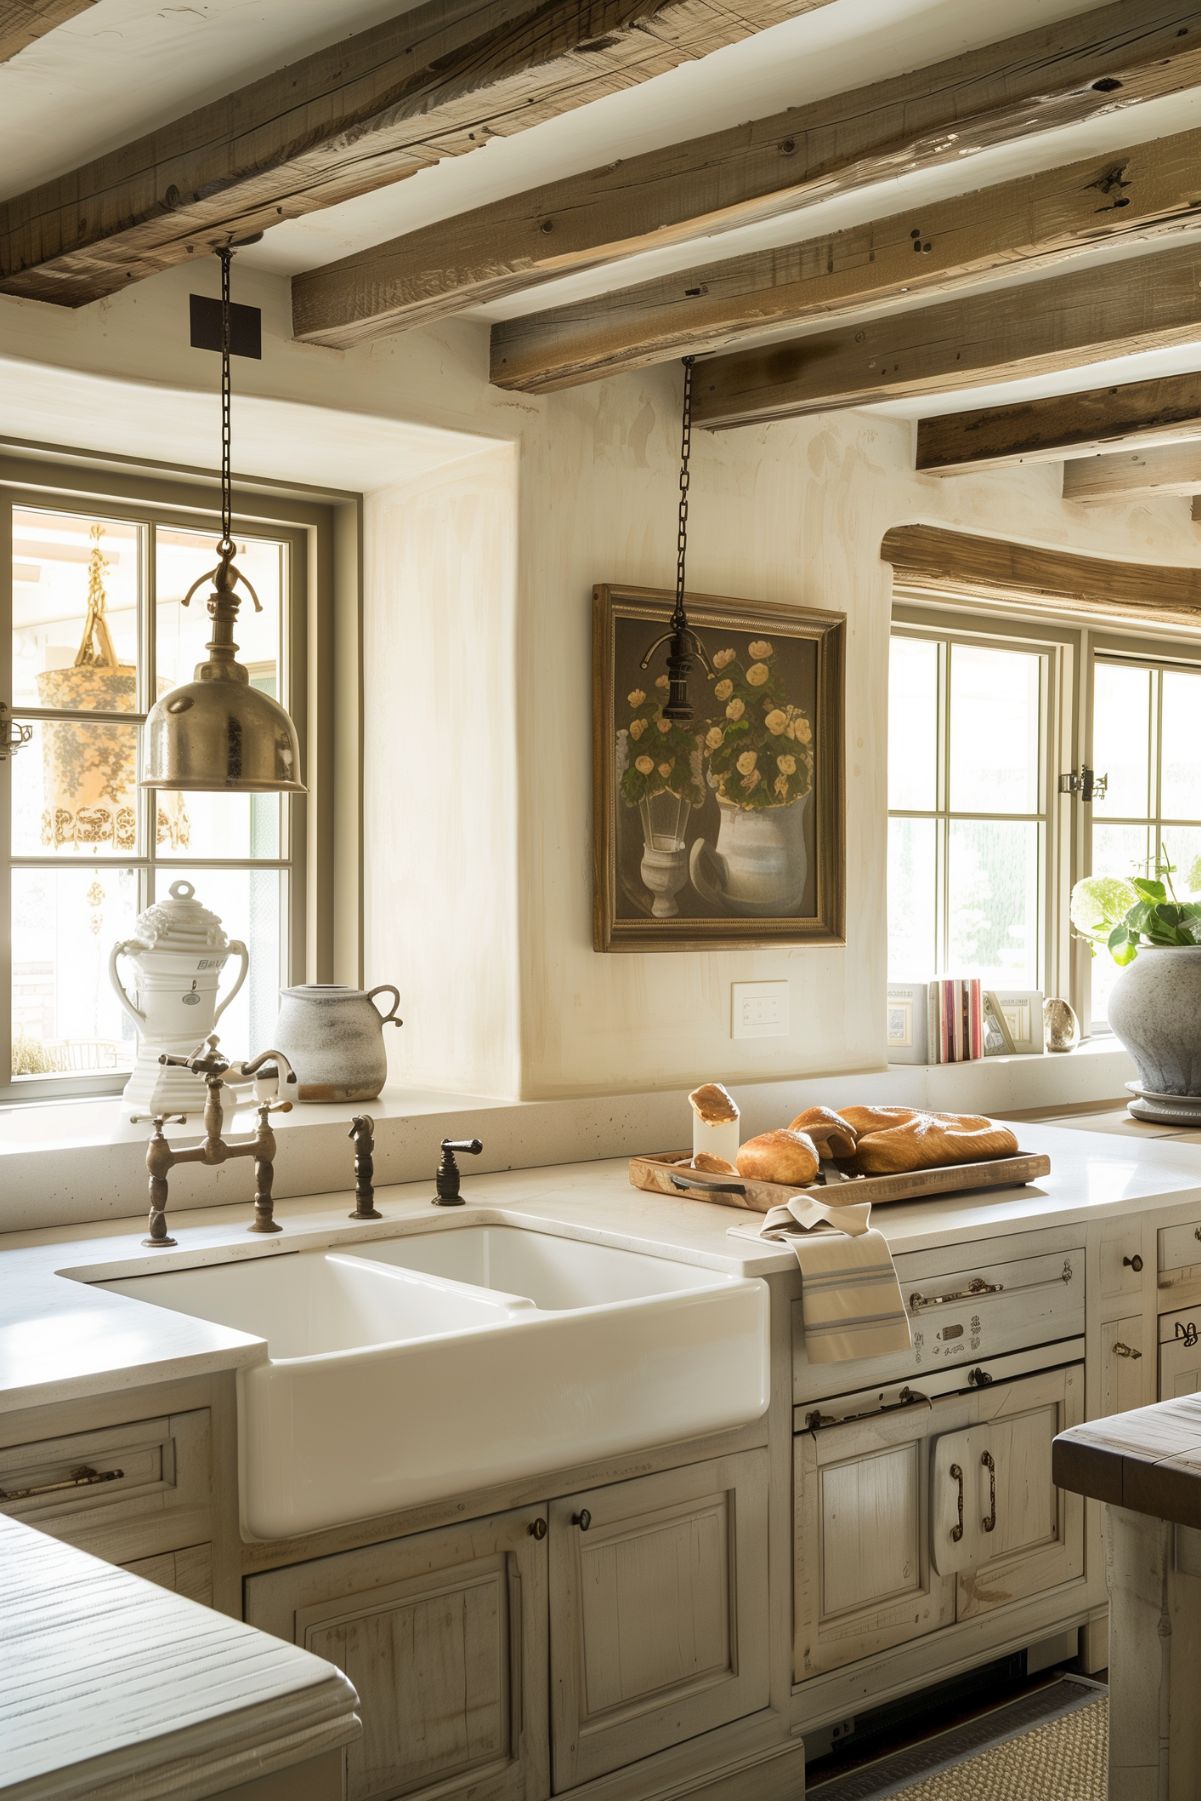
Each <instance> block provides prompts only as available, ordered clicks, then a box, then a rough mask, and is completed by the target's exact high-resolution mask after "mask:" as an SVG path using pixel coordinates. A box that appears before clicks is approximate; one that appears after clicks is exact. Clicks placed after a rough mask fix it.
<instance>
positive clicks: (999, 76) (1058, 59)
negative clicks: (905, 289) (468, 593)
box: [292, 0, 1201, 346]
mask: <svg viewBox="0 0 1201 1801" xmlns="http://www.w3.org/2000/svg"><path fill="white" fill-rule="evenodd" d="M1198 84H1201V0H1117V3H1116V4H1114V5H1110V6H1104V7H1099V8H1093V9H1092V10H1089V11H1084V12H1081V13H1080V14H1078V15H1076V16H1074V17H1072V18H1070V19H1064V20H1061V21H1059V23H1057V24H1054V25H1049V26H1043V27H1040V28H1039V29H1038V30H1036V31H1028V32H1024V33H1023V34H1022V35H1021V36H1019V37H1013V38H1008V39H1006V40H1005V41H1004V42H1002V43H997V44H990V45H988V46H986V47H985V48H983V49H980V50H973V51H969V52H967V53H966V54H965V55H962V56H957V57H953V58H951V59H949V60H948V61H946V62H941V63H936V64H934V65H932V66H930V67H928V68H925V69H919V70H917V71H915V72H913V73H910V74H905V75H901V76H898V77H895V78H893V79H891V80H888V81H881V82H877V83H875V84H873V85H872V86H870V87H863V88H859V89H856V90H855V91H854V92H852V93H845V94H838V95H835V96H834V97H833V98H829V99H824V100H818V101H814V102H812V103H811V104H809V105H807V106H800V107H794V108H792V109H791V110H789V111H787V112H783V113H776V114H774V115H773V116H772V117H770V118H766V119H760V120H757V121H756V122H754V123H753V124H749V125H739V126H736V127H734V128H733V129H732V130H727V131H719V132H713V133H710V134H709V135H708V136H706V137H702V138H694V139H693V140H692V141H691V142H689V143H684V144H676V145H673V146H671V147H669V148H667V149H665V150H655V151H650V152H648V153H647V154H646V155H643V156H635V157H630V158H629V159H627V160H626V161H625V162H617V163H610V164H609V165H607V166H606V167H605V168H602V169H593V170H591V171H589V172H588V173H587V174H584V175H576V176H570V177H568V178H567V179H565V180H563V181H558V182H552V183H549V184H548V185H547V186H545V187H539V188H534V189H531V190H529V191H527V192H526V193H524V194H517V195H514V196H513V197H512V198H511V199H507V200H502V201H496V202H494V203H493V204H491V205H489V206H485V207H478V208H476V209H474V210H473V211H471V212H467V213H460V214H459V215H458V216H457V217H455V218H452V219H446V220H442V221H440V222H439V223H438V224H436V225H431V226H428V227H426V228H425V229H424V230H422V231H417V232H410V233H408V234H407V235H406V236H404V237H399V238H394V239H392V240H391V242H389V243H386V244H379V245H376V246H375V247H374V248H373V249H371V250H365V251H362V252H360V253H358V254H357V255H354V256H349V257H343V258H341V259H340V260H339V261H338V262H334V263H329V264H326V265H325V266H324V267H323V268H319V269H312V270H309V271H307V272H306V273H305V274H303V275H298V276H296V278H295V279H294V281H293V284H292V295H293V326H294V330H295V332H296V335H297V337H300V338H305V339H308V340H310V341H312V342H315V343H320V344H332V345H340V346H345V345H348V344H353V343H357V342H359V341H360V340H362V339H364V338H371V337H378V336H380V335H381V334H382V333H385V332H390V331H397V330H400V329H402V328H405V327H408V326H411V325H417V324H422V323H425V322H427V321H428V320H430V319H433V318H437V317H439V316H440V315H442V314H445V313H448V312H458V311H461V310H462V309H463V308H464V307H466V306H470V305H474V304H477V303H479V302H481V301H484V300H494V299H496V298H498V297H499V296H501V295H504V294H513V293H518V292H521V291H523V290H524V289H527V288H531V287H534V286H536V285H538V284H539V283H541V282H543V281H546V280H548V279H550V278H551V277H552V276H555V275H561V274H564V273H565V272H567V271H568V270H571V269H585V268H592V267H595V266H596V265H597V264H600V263H607V262H612V261H615V260H617V259H618V258H621V257H626V256H630V255H632V254H634V253H635V252H637V251H641V250H648V249H657V248H659V247H661V246H663V245H665V244H678V243H687V242H691V241H693V240H695V239H698V238H702V237H708V236H711V235H712V234H713V233H715V232H719V231H724V230H729V229H731V228H733V227H734V226H738V225H746V224H749V223H751V222H753V221H755V220H759V219H768V218H774V217H776V216H777V215H779V214H781V213H786V212H791V211H793V210H795V209H796V208H798V207H801V206H806V205H810V204H812V203H813V202H814V201H817V200H824V199H828V198H829V197H830V196H832V195H836V194H842V193H847V192H849V191H851V190H852V189H855V188H859V187H863V186H865V185H867V184H868V183H871V182H875V181H881V180H884V179H885V178H887V177H889V176H894V175H901V174H905V173H906V172H908V171H910V170H912V169H916V168H926V167H930V166H932V165H934V164H938V163H948V162H954V163H959V162H962V161H963V160H964V158H965V157H968V156H971V155H972V154H974V153H975V152H977V151H981V150H986V149H989V148H991V147H992V146H994V145H996V144H1003V143H1007V142H1009V141H1011V140H1013V139H1015V138H1020V137H1025V136H1027V135H1028V134H1029V133H1031V132H1035V131H1044V130H1048V129H1050V128H1051V127H1054V126H1058V125H1066V124H1070V123H1072V122H1073V121H1075V120H1077V119H1084V118H1089V117H1092V116H1094V115H1096V114H1098V113H1103V112H1111V111H1113V110H1114V109H1115V108H1118V107H1124V106H1128V105H1130V104H1132V103H1133V102H1135V101H1138V100H1147V99H1152V98H1155V97H1156V96H1158V95H1161V94H1168V93H1179V92H1182V91H1183V90H1184V89H1186V88H1190V87H1193V86H1195V85H1198Z"/></svg>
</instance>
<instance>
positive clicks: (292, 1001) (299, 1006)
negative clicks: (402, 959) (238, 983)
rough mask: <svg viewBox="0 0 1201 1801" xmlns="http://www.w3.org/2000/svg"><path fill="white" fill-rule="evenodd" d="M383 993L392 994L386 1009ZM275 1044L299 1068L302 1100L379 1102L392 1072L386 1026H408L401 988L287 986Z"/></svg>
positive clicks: (388, 984) (384, 984) (388, 985)
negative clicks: (401, 1011) (400, 1012)
mask: <svg viewBox="0 0 1201 1801" xmlns="http://www.w3.org/2000/svg"><path fill="white" fill-rule="evenodd" d="M377 994H390V995H391V996H392V1009H391V1011H390V1012H388V1013H381V1012H380V1011H379V1009H378V1008H377V1007H376V1005H375V997H376V995H377ZM279 1002H280V1005H279V1020H278V1023H277V1024H276V1027H275V1035H274V1039H273V1042H274V1044H275V1045H276V1047H277V1048H278V1049H279V1050H281V1051H282V1052H283V1053H284V1056H285V1057H286V1058H287V1059H288V1061H289V1063H290V1064H291V1065H292V1068H293V1069H294V1070H295V1071H296V1080H297V1083H298V1085H299V1094H298V1097H297V1098H298V1099H299V1100H302V1101H373V1100H374V1099H375V1097H376V1095H377V1094H378V1093H379V1091H380V1089H381V1088H382V1087H383V1085H384V1082H385V1080H386V1079H387V1075H388V1053H387V1051H386V1050H385V1049H384V1027H385V1026H386V1025H394V1026H399V1025H403V1023H404V1022H403V1020H401V1019H400V1018H399V1017H398V1016H397V1011H396V1009H397V1008H398V1007H399V1006H400V990H399V989H398V988H395V987H394V986H393V984H392V983H391V982H381V983H380V984H379V986H378V987H377V988H371V989H368V990H367V991H366V992H365V993H364V991H363V989H361V988H339V987H337V986H335V985H334V984H332V983H325V982H306V983H302V984H301V986H300V987H298V988H283V989H281V990H280V996H279Z"/></svg>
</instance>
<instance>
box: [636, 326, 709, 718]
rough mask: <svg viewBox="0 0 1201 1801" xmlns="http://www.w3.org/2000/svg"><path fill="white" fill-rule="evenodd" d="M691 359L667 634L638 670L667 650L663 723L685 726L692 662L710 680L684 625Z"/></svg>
mask: <svg viewBox="0 0 1201 1801" xmlns="http://www.w3.org/2000/svg"><path fill="white" fill-rule="evenodd" d="M694 361H695V358H693V357H690V356H686V357H685V358H684V400H683V413H682V419H681V425H680V511H679V524H678V527H677V533H676V600H675V606H674V607H673V609H672V614H671V621H670V626H671V629H670V630H669V631H666V632H664V634H663V636H662V637H661V638H656V639H655V642H654V643H653V644H652V645H651V647H650V649H649V650H648V651H647V653H646V655H645V656H644V657H643V659H642V663H641V665H640V667H641V668H643V669H646V668H647V667H648V665H649V663H650V660H651V658H652V657H653V656H654V654H655V652H656V651H657V650H658V649H659V648H660V646H661V645H663V644H666V646H667V699H666V701H665V702H664V704H663V707H662V714H663V717H664V719H674V720H676V721H677V722H678V723H680V724H684V725H687V724H688V723H689V722H690V721H691V719H692V706H691V703H690V702H689V699H688V677H689V674H690V673H691V670H692V664H693V661H694V659H695V660H696V661H698V662H699V663H700V665H701V667H702V669H703V670H704V671H705V674H706V675H708V676H712V674H713V671H712V669H711V668H710V666H709V659H708V657H707V656H706V655H705V649H704V646H703V645H702V643H701V641H700V639H699V638H698V637H697V635H696V633H695V632H694V631H693V629H692V627H691V626H690V625H689V623H688V614H687V612H686V611H685V607H684V573H685V564H686V561H687V557H688V487H689V482H690V480H691V475H690V472H689V466H688V465H689V459H690V458H691V456H692V366H693V363H694Z"/></svg>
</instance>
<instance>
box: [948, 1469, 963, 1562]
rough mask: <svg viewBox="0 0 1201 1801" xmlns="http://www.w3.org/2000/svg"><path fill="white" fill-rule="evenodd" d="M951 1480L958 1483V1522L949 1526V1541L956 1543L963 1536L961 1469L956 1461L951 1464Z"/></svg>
mask: <svg viewBox="0 0 1201 1801" xmlns="http://www.w3.org/2000/svg"><path fill="white" fill-rule="evenodd" d="M951 1480H952V1482H958V1484H959V1523H958V1525H955V1526H952V1527H951V1542H952V1544H956V1545H957V1544H958V1543H959V1541H960V1539H961V1538H962V1537H963V1470H962V1468H961V1467H960V1465H959V1464H957V1463H953V1464H952V1465H951Z"/></svg>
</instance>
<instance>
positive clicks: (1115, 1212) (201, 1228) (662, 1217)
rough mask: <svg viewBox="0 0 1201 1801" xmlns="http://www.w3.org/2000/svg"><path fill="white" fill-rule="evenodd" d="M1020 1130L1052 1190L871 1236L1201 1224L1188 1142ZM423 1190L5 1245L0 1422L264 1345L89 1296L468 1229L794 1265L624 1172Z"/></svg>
mask: <svg viewBox="0 0 1201 1801" xmlns="http://www.w3.org/2000/svg"><path fill="white" fill-rule="evenodd" d="M1016 1130H1017V1133H1018V1137H1019V1142H1020V1143H1021V1146H1022V1149H1023V1150H1029V1151H1043V1152H1046V1153H1047V1154H1048V1155H1049V1157H1050V1159H1051V1174H1050V1176H1048V1177H1047V1178H1046V1179H1045V1180H1041V1181H1038V1182H1034V1183H1031V1184H1028V1185H1027V1186H1025V1187H1022V1188H1002V1189H991V1190H988V1191H985V1192H981V1193H979V1194H976V1195H972V1194H959V1195H949V1196H946V1197H944V1198H940V1199H931V1200H924V1201H915V1202H905V1203H900V1204H895V1205H890V1206H888V1207H878V1208H876V1209H875V1210H874V1212H873V1216H872V1220H873V1224H874V1225H877V1226H879V1228H880V1230H881V1231H882V1232H883V1233H884V1235H885V1236H886V1238H887V1239H888V1242H889V1244H890V1245H891V1247H892V1249H893V1251H894V1252H897V1253H900V1252H906V1251H919V1250H928V1249H932V1248H941V1247H944V1246H946V1245H949V1244H952V1243H954V1242H955V1241H956V1240H962V1241H964V1242H965V1243H967V1242H970V1241H971V1240H973V1239H984V1238H987V1239H996V1238H998V1237H1004V1236H1007V1235H1009V1234H1012V1233H1015V1232H1028V1231H1030V1230H1032V1229H1035V1228H1038V1227H1041V1226H1066V1225H1072V1224H1079V1223H1083V1222H1090V1221H1095V1220H1102V1219H1105V1218H1106V1217H1115V1216H1116V1217H1121V1218H1125V1217H1128V1216H1129V1215H1131V1214H1133V1213H1137V1212H1145V1211H1148V1210H1155V1209H1158V1210H1163V1209H1165V1208H1171V1207H1180V1208H1181V1209H1185V1208H1187V1207H1189V1206H1192V1207H1196V1208H1198V1210H1199V1216H1201V1144H1199V1143H1196V1142H1185V1141H1180V1142H1177V1141H1176V1140H1174V1139H1173V1138H1171V1137H1165V1138H1160V1137H1159V1136H1157V1135H1155V1134H1154V1133H1152V1134H1148V1135H1145V1136H1144V1135H1143V1134H1142V1133H1141V1132H1137V1129H1136V1135H1130V1134H1125V1133H1122V1132H1115V1131H1112V1130H1111V1131H1108V1132H1105V1131H1097V1130H1096V1129H1095V1128H1094V1125H1093V1122H1092V1120H1090V1119H1081V1120H1073V1121H1072V1122H1071V1126H1070V1127H1068V1126H1060V1125H1054V1126H1050V1125H1046V1124H1032V1123H1029V1122H1023V1123H1021V1124H1019V1125H1018V1126H1017V1127H1016ZM644 1148H646V1149H655V1148H657V1147H654V1146H648V1147H644ZM658 1148H661V1147H658ZM431 1188H432V1183H431V1182H429V1181H426V1182H415V1183H409V1184H405V1185H401V1186H396V1187H381V1188H378V1189H377V1190H376V1205H377V1206H378V1207H379V1209H380V1211H381V1213H382V1215H383V1217H382V1218H381V1219H379V1220H372V1221H356V1220H350V1219H348V1218H347V1214H348V1213H349V1211H350V1204H351V1200H352V1198H353V1197H352V1196H350V1195H349V1194H341V1195H339V1194H325V1195H319V1196H315V1197H309V1198H304V1197H301V1198H298V1199H285V1200H282V1201H280V1202H279V1203H278V1204H277V1207H276V1219H277V1220H278V1221H279V1223H280V1225H281V1226H282V1228H283V1230H282V1231H281V1232H280V1233H278V1234H277V1235H275V1236H274V1237H270V1238H266V1239H264V1238H262V1237H257V1236H255V1235H253V1234H250V1233H249V1232H248V1231H247V1227H248V1225H249V1223H250V1218H251V1209H250V1205H249V1202H248V1201H247V1202H246V1203H245V1204H244V1205H226V1206H219V1207H212V1208H208V1209H204V1210H195V1211H191V1212H188V1211H179V1212H173V1213H172V1214H171V1216H170V1219H171V1231H172V1234H173V1235H174V1236H175V1237H176V1239H177V1240H178V1248H176V1249H174V1250H157V1251H156V1250H147V1249H144V1248H143V1246H142V1242H141V1241H142V1237H143V1235H144V1233H145V1230H146V1224H145V1214H144V1212H142V1211H141V1210H140V1206H141V1195H140V1194H137V1193H131V1195H130V1217H129V1218H128V1219H127V1220H118V1221H113V1220H105V1221H103V1222H100V1223H98V1224H95V1225H91V1226H79V1225H74V1226H63V1227H58V1228H54V1229H48V1230H43V1231H33V1232H19V1233H9V1234H6V1235H4V1236H2V1237H0V1277H2V1279H0V1410H8V1409H13V1408H18V1407H30V1406H34V1405H41V1404H45V1403H50V1402H58V1401H65V1400H76V1399H79V1398H81V1397H84V1396H87V1395H94V1394H111V1393H113V1392H115V1391H118V1390H124V1389H129V1388H136V1387H140V1386H143V1385H147V1384H151V1383H156V1382H163V1381H168V1380H174V1379H176V1378H182V1377H185V1376H197V1375H207V1374H211V1373H213V1372H215V1371H219V1370H229V1369H237V1368H239V1367H245V1366H247V1365H250V1364H253V1363H257V1362H262V1361H263V1360H265V1358H266V1356H267V1347H266V1344H265V1342H264V1341H263V1340H262V1339H261V1338H256V1337H252V1336H250V1335H248V1334H246V1333H243V1332H236V1331H232V1330H230V1329H229V1328H227V1327H224V1326H217V1325H212V1324H209V1323H208V1322H207V1321H205V1320H201V1319H194V1318H192V1317H191V1316H189V1315H186V1314H182V1313H174V1312H168V1311H167V1310H166V1309H163V1308H158V1307H152V1306H150V1305H149V1304H148V1303H146V1302H144V1301H139V1300H133V1299H130V1298H129V1297H127V1296H125V1295H121V1294H116V1293H112V1292H108V1291H106V1290H104V1289H99V1288H96V1287H92V1286H89V1283H92V1282H96V1281H100V1280H105V1279H109V1278H119V1277H129V1276H136V1275H145V1274H147V1273H148V1272H149V1271H151V1270H155V1271H158V1270H169V1269H186V1268H191V1267H196V1266H197V1265H201V1264H210V1263H219V1262H227V1261H229V1260H231V1259H234V1258H242V1257H260V1256H286V1255H288V1254H289V1253H290V1252H293V1251H298V1250H305V1249H313V1248H317V1247H319V1246H324V1245H335V1244H338V1245H342V1246H348V1245H351V1244H355V1245H362V1244H367V1243H369V1242H370V1241H371V1240H372V1239H378V1238H386V1237H394V1236H396V1235H397V1234H398V1233H404V1232H413V1231H426V1232H428V1231H429V1230H430V1229H431V1227H434V1226H438V1227H442V1226H449V1227H453V1226H454V1225H456V1224H466V1223H469V1222H470V1223H474V1224H487V1223H502V1224H504V1223H513V1224H523V1225H529V1226H534V1227H541V1228H543V1229H544V1230H547V1231H552V1232H558V1233H561V1234H564V1235H565V1236H568V1237H576V1238H585V1239H589V1240H592V1241H594V1242H598V1243H602V1244H608V1245H614V1246H617V1247H619V1248H621V1247H624V1248H628V1249H631V1250H638V1251H643V1252H649V1253H651V1254H657V1255H659V1256H664V1257H670V1258H673V1259H677V1260H679V1261H682V1262H685V1263H688V1262H691V1263H698V1264H702V1265H705V1266H706V1267H708V1268H717V1269H723V1270H726V1271H730V1272H733V1273H742V1274H746V1275H751V1276H770V1275H772V1274H775V1273H777V1272H783V1271H787V1270H795V1268H796V1260H795V1256H794V1254H793V1252H792V1251H791V1250H790V1249H789V1248H788V1247H787V1246H781V1245H779V1244H772V1243H766V1242H764V1243H760V1242H757V1241H756V1240H755V1239H754V1238H745V1237H741V1236H737V1237H731V1236H730V1235H729V1234H730V1227H731V1226H732V1225H735V1224H737V1225H740V1226H742V1227H745V1226H746V1225H747V1224H748V1222H749V1221H750V1220H751V1219H753V1218H754V1217H755V1216H752V1215H748V1214H746V1213H744V1212H741V1211H740V1210H738V1209H735V1208H730V1207H719V1206H713V1205H709V1204H706V1203H703V1202H698V1201H691V1200H686V1199H680V1200H675V1199H671V1198H669V1197H667V1196H663V1195H656V1194H647V1193H644V1192H642V1191H640V1190H637V1189H634V1188H632V1187H631V1186H630V1182H629V1167H628V1161H627V1160H626V1159H610V1160H608V1161H604V1162H594V1163H573V1164H562V1165H558V1166H554V1167H549V1168H541V1169H524V1170H523V1169H513V1170H508V1171H505V1172H501V1173H495V1174H487V1175H473V1173H472V1172H471V1170H470V1168H469V1167H468V1168H465V1169H464V1172H463V1194H464V1198H465V1200H466V1201H467V1202H468V1205H467V1206H465V1207H462V1208H458V1209H455V1210H454V1211H453V1212H451V1213H449V1214H447V1213H439V1212H437V1211H435V1210H432V1209H431V1207H430V1204H429V1203H430V1194H431ZM1182 1217H1183V1215H1182Z"/></svg>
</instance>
